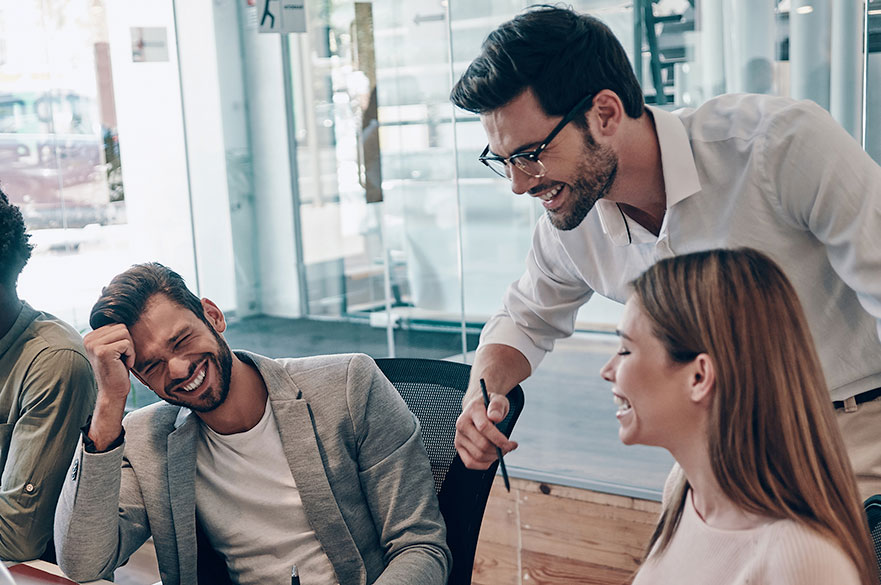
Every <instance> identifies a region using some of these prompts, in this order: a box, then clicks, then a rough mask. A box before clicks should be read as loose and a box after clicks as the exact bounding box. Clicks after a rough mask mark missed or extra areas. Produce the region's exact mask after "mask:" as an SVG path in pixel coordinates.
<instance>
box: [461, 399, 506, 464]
mask: <svg viewBox="0 0 881 585" xmlns="http://www.w3.org/2000/svg"><path fill="white" fill-rule="evenodd" d="M469 394H471V398H470V399H468V398H467V397H466V403H465V406H464V408H463V409H462V414H460V415H459V418H458V419H457V420H456V441H455V444H456V451H458V452H459V457H460V458H461V459H462V462H463V463H464V464H465V467H467V468H468V469H486V468H487V467H489V466H490V465H491V464H492V462H493V461H495V460H496V458H497V455H496V447H498V448H500V449H501V450H502V454H503V455H504V454H506V453H509V452H511V451H513V450H514V449H516V448H517V443H515V442H514V441H511V440H509V439H508V438H507V437H506V436H505V435H504V434H503V433H502V432H501V431H500V430H499V429H497V428H496V426H495V425H496V423H498V422H501V421H502V420H504V419H505V417H506V416H507V415H508V408H509V405H508V399H507V398H506V397H505V396H504V395H503V394H496V393H491V394H490V395H489V407H488V408H486V407H484V405H483V396H481V393H480V392H471V391H469Z"/></svg>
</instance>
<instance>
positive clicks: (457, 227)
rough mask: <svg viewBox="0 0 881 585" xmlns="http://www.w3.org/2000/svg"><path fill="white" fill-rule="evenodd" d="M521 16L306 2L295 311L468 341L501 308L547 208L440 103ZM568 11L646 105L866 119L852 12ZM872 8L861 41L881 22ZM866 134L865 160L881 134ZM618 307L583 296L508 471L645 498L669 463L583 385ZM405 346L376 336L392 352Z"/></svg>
mask: <svg viewBox="0 0 881 585" xmlns="http://www.w3.org/2000/svg"><path fill="white" fill-rule="evenodd" d="M528 4H529V3H527V2H522V1H515V0H496V1H492V2H469V1H466V0H447V1H438V0H408V1H407V2H404V1H403V0H374V1H373V2H342V1H338V2H323V1H317V0H316V1H313V2H311V3H307V8H308V9H309V11H308V12H309V15H310V27H309V32H308V34H306V35H303V36H302V37H301V38H299V39H294V40H292V42H291V51H292V53H291V55H292V57H291V62H292V63H293V64H294V65H293V69H292V77H293V79H294V81H293V84H294V88H295V91H294V94H293V96H294V97H293V108H294V112H295V118H296V129H297V166H298V192H299V194H300V197H299V205H300V210H301V214H300V217H301V220H302V222H303V227H302V234H303V241H302V249H303V255H304V260H305V268H306V284H307V289H308V293H307V294H308V303H307V308H306V310H307V312H308V314H309V315H313V316H316V317H324V318H327V317H336V318H343V319H359V318H360V319H367V320H369V321H370V322H371V323H373V324H374V325H377V326H390V327H392V326H393V327H396V328H407V327H412V328H419V327H431V326H434V327H437V326H440V325H449V326H459V327H461V328H463V329H465V330H470V331H476V330H478V329H479V327H480V326H481V325H482V324H483V323H484V322H485V321H486V319H487V318H488V317H489V316H490V315H491V314H492V313H493V312H494V311H495V310H497V308H498V306H499V302H500V299H501V296H502V294H503V292H504V290H505V288H506V286H507V285H508V283H510V282H511V281H513V280H515V279H516V278H518V277H519V275H520V273H521V271H522V269H523V262H524V258H525V256H526V253H527V251H528V248H529V245H530V242H531V233H532V229H533V226H534V225H535V222H536V220H537V219H538V217H539V216H540V214H541V213H542V210H541V208H540V206H539V205H538V204H536V203H535V202H534V201H532V200H531V198H528V197H522V196H515V195H513V194H512V193H511V192H510V185H509V184H508V183H507V182H506V181H504V180H503V179H500V178H498V177H496V176H495V175H493V174H492V173H490V172H488V171H487V169H485V168H484V167H483V166H482V165H480V164H478V162H477V160H476V159H477V156H478V155H479V154H480V152H481V150H482V149H483V147H484V145H485V143H486V137H485V135H484V132H483V129H482V126H481V124H480V121H479V119H478V118H477V117H476V116H474V115H471V114H468V113H466V112H461V111H456V110H455V109H454V108H452V107H451V106H450V104H449V102H448V98H447V96H448V94H449V91H450V88H451V85H452V80H454V79H456V78H458V76H459V75H460V74H461V73H462V72H463V71H464V69H465V67H466V66H467V65H468V63H469V62H470V60H471V59H472V58H473V57H474V56H475V55H476V54H477V53H478V51H479V47H480V44H481V43H482V41H483V39H484V38H485V37H486V35H487V34H488V33H489V32H490V31H491V30H492V29H493V28H495V27H496V26H497V25H498V24H500V23H501V22H502V21H504V20H507V19H509V18H510V17H512V16H513V15H515V14H516V13H517V12H518V11H520V10H522V9H523V8H524V7H526V6H527V5H528ZM573 4H574V7H575V8H576V9H578V10H582V11H586V12H590V13H592V14H594V15H596V16H598V17H600V18H601V19H603V20H604V21H605V22H606V23H607V24H608V25H609V26H610V27H611V28H612V29H613V31H614V32H615V33H616V35H617V36H618V37H619V39H620V40H621V41H622V43H623V45H624V46H625V48H626V49H627V50H628V53H629V55H630V57H631V60H632V62H633V65H634V68H635V69H636V72H637V75H638V77H639V79H640V81H641V83H642V84H643V87H644V88H645V96H646V101H647V102H648V103H649V104H652V105H655V106H658V107H663V108H665V109H677V108H681V107H697V106H699V105H700V104H701V103H702V102H704V101H705V100H707V99H710V98H711V97H713V96H715V95H719V94H722V93H727V92H754V93H772V94H777V95H784V96H791V97H794V98H799V99H812V100H814V101H816V102H817V103H818V104H820V105H822V106H823V107H825V108H827V109H829V110H830V111H831V112H832V114H833V116H835V118H836V119H837V120H838V121H839V122H840V123H841V124H842V125H843V126H844V127H845V128H846V129H847V130H848V131H849V132H851V134H852V135H854V136H855V137H856V138H857V139H858V140H862V139H863V123H864V121H865V122H866V123H867V124H870V125H871V123H872V120H871V116H868V117H867V116H864V114H863V112H864V104H867V103H869V104H870V103H871V100H872V99H873V95H872V93H871V92H870V93H869V95H868V99H866V96H864V94H863V77H862V75H863V71H864V70H865V65H866V59H865V58H864V57H865V55H866V52H865V47H863V46H862V45H861V42H862V40H861V39H863V38H865V37H863V35H861V34H860V31H862V30H863V28H864V26H865V22H864V21H865V19H866V17H867V13H866V8H865V7H864V5H862V3H860V2H835V3H833V2H831V1H830V0H820V1H812V2H808V1H801V2H789V1H780V2H777V1H774V0H750V1H747V2H701V1H691V2H689V1H687V0H662V1H660V2H650V1H648V0H644V1H637V2H621V1H581V2H574V3H573ZM873 7H874V3H870V6H869V14H868V18H869V31H870V35H869V37H868V38H869V41H870V44H871V43H872V42H874V36H873V35H872V34H871V31H872V30H873V28H872V27H874V26H876V24H875V23H876V22H877V21H879V19H881V16H879V15H877V14H876V13H877V11H876V10H874V8H873ZM870 50H873V49H872V47H871V46H870ZM869 74H870V75H873V73H872V71H871V70H870V71H869ZM868 87H872V85H871V84H869V86H868ZM876 110H877V108H876ZM869 111H871V108H869ZM866 136H867V137H868V138H869V140H868V141H867V142H868V143H869V144H867V148H868V149H869V151H870V152H873V150H872V148H873V147H872V146H871V142H872V139H874V140H875V141H878V140H879V139H881V134H879V132H877V131H875V132H872V131H871V130H870V131H869V132H867V133H866ZM620 309H621V307H620V305H618V304H617V303H614V302H611V301H608V300H606V299H602V298H595V299H593V300H591V302H590V303H588V304H587V305H586V306H585V307H584V308H583V309H582V310H581V311H580V313H579V316H578V325H577V327H578V329H579V330H580V331H581V332H582V334H579V335H577V336H576V339H573V340H569V341H566V342H562V343H561V344H559V346H558V350H557V351H556V352H554V354H553V355H552V356H550V357H549V358H548V359H547V361H546V362H545V364H544V365H543V366H542V368H541V369H540V370H539V371H538V372H537V373H536V375H535V376H534V377H533V378H531V379H530V380H528V381H527V382H526V383H524V387H525V388H526V389H527V408H526V412H525V414H524V418H523V419H522V422H521V423H520V426H519V428H518V431H517V432H518V438H519V439H520V442H521V448H520V450H518V451H517V452H515V453H513V454H512V455H511V457H510V464H511V465H512V466H514V467H515V468H519V469H517V471H518V473H521V474H522V475H526V476H531V477H539V478H546V477H549V478H551V479H552V480H557V481H565V482H567V483H572V484H576V485H587V486H592V487H600V488H601V489H613V490H616V491H623V492H625V493H633V494H637V495H645V494H646V493H652V494H655V495H656V494H657V493H658V490H659V489H660V487H661V485H662V482H663V479H664V476H665V474H666V471H667V470H668V469H669V465H670V460H669V458H668V457H666V455H665V454H662V453H658V452H656V451H655V450H651V449H644V450H643V449H637V448H623V447H621V446H620V445H619V444H618V442H617V434H616V422H615V418H614V416H613V411H614V406H613V405H612V404H611V402H610V401H609V400H608V389H607V387H606V386H605V384H604V383H603V382H602V381H600V380H599V378H598V375H597V370H598V369H599V366H600V365H601V364H602V363H603V361H604V359H605V357H606V356H607V355H608V354H609V353H610V352H611V351H612V345H611V344H612V343H614V342H613V341H612V340H611V339H610V337H611V336H609V337H604V336H602V335H598V334H597V332H608V331H610V330H612V329H613V328H614V326H615V324H616V322H617V320H618V318H619V315H620ZM468 349H470V348H468ZM401 350H402V348H400V347H395V346H394V344H393V343H392V340H391V339H390V346H389V353H390V354H393V353H394V352H395V351H398V353H400V352H401ZM459 353H460V355H459V356H458V357H456V356H455V355H451V357H452V358H454V359H463V356H462V355H461V352H459ZM469 358H470V356H469V355H466V356H465V357H464V359H469ZM560 405H565V406H564V407H561V406H560ZM609 486H613V487H611V488H610V487H609Z"/></svg>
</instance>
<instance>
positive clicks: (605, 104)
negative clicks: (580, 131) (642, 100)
mask: <svg viewBox="0 0 881 585" xmlns="http://www.w3.org/2000/svg"><path fill="white" fill-rule="evenodd" d="M591 114H593V117H594V120H595V125H596V126H595V128H594V131H595V132H596V133H597V134H598V135H600V136H613V135H614V134H615V133H616V132H617V131H618V126H619V125H620V124H621V120H622V119H623V118H624V115H625V114H624V104H623V103H621V98H619V97H618V94H616V93H615V92H614V91H612V90H610V89H604V90H602V91H600V92H599V93H597V94H596V96H594V98H593V106H592V107H591V109H590V110H588V116H590V115H591Z"/></svg>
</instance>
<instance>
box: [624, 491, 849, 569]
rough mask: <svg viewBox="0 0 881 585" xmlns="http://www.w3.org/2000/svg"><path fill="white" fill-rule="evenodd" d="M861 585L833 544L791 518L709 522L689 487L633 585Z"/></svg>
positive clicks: (846, 560) (841, 553) (838, 549)
mask: <svg viewBox="0 0 881 585" xmlns="http://www.w3.org/2000/svg"><path fill="white" fill-rule="evenodd" d="M708 583H712V584H713V585H831V584H835V585H861V583H860V578H859V574H858V573H857V569H856V566H855V565H854V564H853V562H852V561H851V560H850V558H849V557H848V556H847V555H845V554H844V551H842V550H841V549H840V548H839V547H838V546H837V545H836V544H835V543H833V542H832V541H830V540H828V539H826V538H824V537H823V536H821V535H820V534H818V533H817V532H815V531H813V530H811V529H810V528H808V527H806V526H804V525H802V524H799V523H797V522H794V521H792V520H769V521H768V523H767V524H763V525H761V526H758V527H756V528H751V529H748V530H722V529H719V528H713V527H712V526H710V525H708V524H707V523H706V522H704V521H703V519H702V518H701V517H700V515H699V514H698V513H697V510H695V508H694V502H693V500H692V492H691V491H690V490H689V493H688V496H687V497H686V502H685V506H684V508H683V510H682V518H681V519H680V521H679V526H678V527H677V529H676V533H675V534H674V535H673V539H672V540H671V541H670V544H669V546H668V547H667V549H666V550H665V551H664V552H663V553H662V554H661V555H659V556H658V555H654V554H652V555H649V558H648V559H646V562H645V563H644V564H643V566H642V567H640V569H639V572H638V573H637V575H636V578H635V579H634V580H633V585H665V584H671V585H674V584H675V585H706V584H708Z"/></svg>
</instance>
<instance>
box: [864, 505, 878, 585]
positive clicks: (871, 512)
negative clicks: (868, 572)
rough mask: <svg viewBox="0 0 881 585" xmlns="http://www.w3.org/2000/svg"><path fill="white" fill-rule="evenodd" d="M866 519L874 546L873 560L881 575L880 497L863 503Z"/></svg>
mask: <svg viewBox="0 0 881 585" xmlns="http://www.w3.org/2000/svg"><path fill="white" fill-rule="evenodd" d="M863 506H864V507H865V509H866V519H867V520H868V521H869V534H870V536H871V538H872V544H874V545H875V560H876V561H877V562H878V572H879V574H881V495H876V496H871V497H869V498H868V499H867V500H866V501H865V502H864V503H863Z"/></svg>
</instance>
